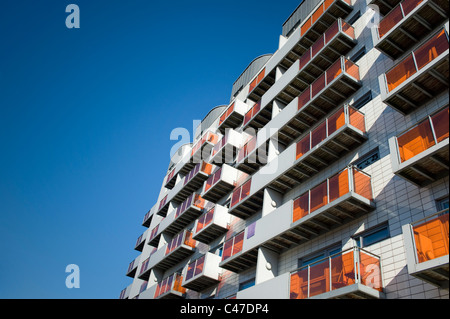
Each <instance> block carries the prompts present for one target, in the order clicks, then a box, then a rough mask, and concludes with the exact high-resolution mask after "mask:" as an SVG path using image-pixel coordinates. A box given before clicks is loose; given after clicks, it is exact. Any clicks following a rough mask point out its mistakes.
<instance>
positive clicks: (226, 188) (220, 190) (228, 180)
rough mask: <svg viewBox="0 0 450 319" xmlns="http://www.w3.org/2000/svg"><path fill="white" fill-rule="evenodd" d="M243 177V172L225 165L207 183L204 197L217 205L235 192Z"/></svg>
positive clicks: (204, 187) (204, 188)
mask: <svg viewBox="0 0 450 319" xmlns="http://www.w3.org/2000/svg"><path fill="white" fill-rule="evenodd" d="M241 175H242V172H240V171H238V170H237V169H235V168H233V167H231V166H229V165H227V164H224V165H223V166H222V167H220V168H219V169H218V170H217V171H216V172H214V174H213V175H211V176H210V177H209V178H208V180H207V181H206V182H205V184H204V186H203V193H202V197H203V198H204V199H206V200H208V201H211V202H213V203H216V202H217V201H218V200H219V199H221V198H222V197H223V196H225V195H227V194H228V193H229V192H231V191H232V190H233V188H234V186H235V184H236V182H237V180H238V179H239V178H240V177H241Z"/></svg>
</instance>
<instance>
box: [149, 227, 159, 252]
mask: <svg viewBox="0 0 450 319" xmlns="http://www.w3.org/2000/svg"><path fill="white" fill-rule="evenodd" d="M159 225H161V224H158V225H156V226H155V227H154V228H153V229H152V231H151V233H150V238H149V239H148V244H149V245H150V246H153V247H158V243H159V239H160V238H161V232H159Z"/></svg>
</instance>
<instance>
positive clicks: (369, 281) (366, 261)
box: [359, 251, 383, 291]
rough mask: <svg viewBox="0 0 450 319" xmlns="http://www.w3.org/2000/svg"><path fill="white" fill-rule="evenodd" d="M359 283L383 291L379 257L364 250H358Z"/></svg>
mask: <svg viewBox="0 0 450 319" xmlns="http://www.w3.org/2000/svg"><path fill="white" fill-rule="evenodd" d="M359 267H360V271H359V273H360V276H361V279H360V280H361V283H362V284H363V285H365V286H367V287H371V288H373V289H376V290H378V291H383V287H382V282H381V265H380V259H379V258H377V257H374V256H371V255H369V254H366V253H365V252H362V251H360V252H359Z"/></svg>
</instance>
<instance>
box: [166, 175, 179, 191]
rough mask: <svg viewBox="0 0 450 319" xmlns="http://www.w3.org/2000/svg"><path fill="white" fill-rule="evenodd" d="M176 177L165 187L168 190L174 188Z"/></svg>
mask: <svg viewBox="0 0 450 319" xmlns="http://www.w3.org/2000/svg"><path fill="white" fill-rule="evenodd" d="M176 180H177V179H176V177H175V176H174V177H173V178H172V179H171V180H170V181H169V182H168V183H167V184H166V185H165V187H166V188H168V189H172V188H173V187H174V186H175V182H176Z"/></svg>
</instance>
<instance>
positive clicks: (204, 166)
mask: <svg viewBox="0 0 450 319" xmlns="http://www.w3.org/2000/svg"><path fill="white" fill-rule="evenodd" d="M201 171H202V172H203V173H205V174H207V175H210V174H211V171H212V165H211V164H208V163H206V162H203V164H202V170H201Z"/></svg>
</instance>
